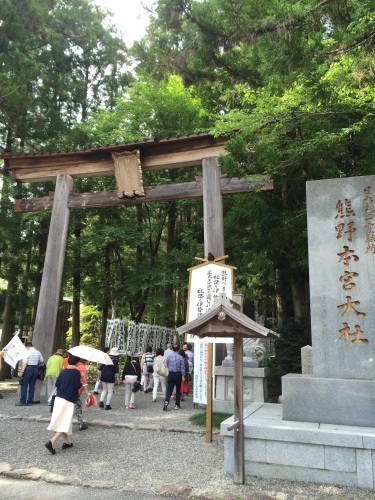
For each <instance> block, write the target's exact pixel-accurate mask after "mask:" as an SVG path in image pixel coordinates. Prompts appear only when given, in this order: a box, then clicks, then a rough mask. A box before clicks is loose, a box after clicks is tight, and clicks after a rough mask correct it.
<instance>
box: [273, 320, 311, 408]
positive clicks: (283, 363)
mask: <svg viewBox="0 0 375 500" xmlns="http://www.w3.org/2000/svg"><path fill="white" fill-rule="evenodd" d="M305 330H306V325H305V324H304V322H303V321H298V320H296V319H290V320H289V321H288V322H287V323H286V324H285V326H284V327H283V328H282V329H281V331H280V338H279V339H277V340H276V341H275V351H276V352H275V357H274V358H268V359H267V361H266V363H265V366H267V367H268V368H269V370H270V374H269V377H268V381H267V383H268V400H269V401H270V402H277V401H278V396H279V395H280V394H281V377H282V376H284V375H287V374H288V373H301V348H302V347H304V346H305V345H306V336H305Z"/></svg>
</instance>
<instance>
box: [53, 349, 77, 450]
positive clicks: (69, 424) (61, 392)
mask: <svg viewBox="0 0 375 500" xmlns="http://www.w3.org/2000/svg"><path fill="white" fill-rule="evenodd" d="M79 360H80V358H77V356H72V355H70V356H69V359H68V366H67V368H66V369H65V370H63V371H62V372H61V373H60V375H59V376H58V378H57V380H56V389H57V392H56V397H55V402H54V405H53V412H52V417H51V422H50V424H49V426H48V427H47V429H48V430H49V431H54V432H55V434H54V435H53V436H52V438H51V439H50V440H49V441H47V443H46V444H45V445H44V446H45V447H46V448H47V450H48V451H49V452H50V453H52V455H54V454H55V453H56V450H55V443H56V441H57V440H58V439H59V438H60V437H61V438H62V441H63V445H62V449H63V450H66V449H67V448H71V447H72V446H73V443H72V442H71V441H70V439H69V436H71V435H72V432H73V413H74V407H75V404H76V402H77V400H78V397H79V395H78V391H79V389H80V388H81V374H80V372H79V370H78V369H77V368H76V364H77V363H78V362H79Z"/></svg>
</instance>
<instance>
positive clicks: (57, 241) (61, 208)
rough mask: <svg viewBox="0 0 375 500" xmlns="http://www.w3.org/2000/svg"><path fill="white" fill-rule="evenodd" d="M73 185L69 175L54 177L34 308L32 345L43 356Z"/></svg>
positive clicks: (49, 339) (49, 347) (48, 350)
mask: <svg viewBox="0 0 375 500" xmlns="http://www.w3.org/2000/svg"><path fill="white" fill-rule="evenodd" d="M72 189H73V179H72V177H71V176H70V175H62V174H60V175H59V176H58V177H57V179H56V189H55V196H54V199H53V208H52V215H51V222H50V228H49V233H48V240H47V249H46V256H45V260H44V268H43V276H42V283H41V286H40V293H39V300H38V309H37V312H36V318H35V325H34V334H33V345H34V347H36V348H37V349H38V350H39V351H40V352H41V353H42V354H43V356H44V357H49V356H50V355H51V354H52V351H53V347H54V346H53V342H54V335H53V332H54V331H55V328H56V318H57V310H58V307H59V299H60V289H61V278H62V273H63V268H64V259H65V250H66V241H67V235H68V227H69V214H70V212H69V208H68V200H69V193H70V192H71V191H72Z"/></svg>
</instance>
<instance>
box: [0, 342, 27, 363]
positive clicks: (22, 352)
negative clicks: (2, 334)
mask: <svg viewBox="0 0 375 500" xmlns="http://www.w3.org/2000/svg"><path fill="white" fill-rule="evenodd" d="M3 351H4V358H3V359H4V361H5V363H8V365H10V366H11V367H12V368H15V367H16V364H17V363H18V361H20V360H21V359H25V358H27V357H28V356H29V354H30V353H29V351H28V350H27V349H26V347H25V346H24V345H23V344H22V342H21V340H20V338H19V337H18V335H15V336H14V337H13V338H12V340H11V341H10V342H9V343H8V344H7V345H6V346H5V347H4V348H3Z"/></svg>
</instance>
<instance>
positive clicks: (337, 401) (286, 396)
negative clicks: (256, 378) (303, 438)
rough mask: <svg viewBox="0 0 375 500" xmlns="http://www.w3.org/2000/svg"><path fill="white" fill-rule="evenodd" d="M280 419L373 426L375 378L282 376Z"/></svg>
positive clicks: (374, 416) (374, 421)
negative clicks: (281, 414)
mask: <svg viewBox="0 0 375 500" xmlns="http://www.w3.org/2000/svg"><path fill="white" fill-rule="evenodd" d="M282 393H283V418H284V419H285V420H293V421H297V422H324V423H326V424H339V425H351V426H363V427H375V380H355V379H345V380H343V379H335V378H320V377H313V376H311V375H295V374H289V375H286V376H285V377H282Z"/></svg>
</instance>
